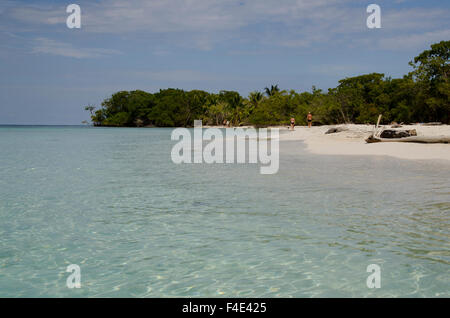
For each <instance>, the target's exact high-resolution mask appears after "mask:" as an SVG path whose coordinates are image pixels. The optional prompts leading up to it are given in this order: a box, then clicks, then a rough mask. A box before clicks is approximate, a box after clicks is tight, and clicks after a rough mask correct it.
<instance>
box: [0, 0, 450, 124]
mask: <svg viewBox="0 0 450 318" xmlns="http://www.w3.org/2000/svg"><path fill="white" fill-rule="evenodd" d="M70 3H76V4H78V5H79V6H80V7H81V19H82V20H81V29H68V28H67V26H66V19H67V16H68V15H69V14H68V13H66V7H67V5H69V4H70ZM370 3H376V4H378V5H379V6H380V7H381V26H382V28H381V29H368V28H367V26H366V19H367V16H368V15H369V14H368V13H366V7H367V6H368V5H369V4H370ZM449 16H450V1H414V0H398V1H395V0H391V1H377V0H373V1H359V0H353V1H348V0H309V1H306V0H129V1H119V0H108V1H92V0H91V1H75V0H72V1H56V0H53V1H45V0H44V1H9V0H2V1H1V2H0V124H79V123H80V122H81V121H82V120H85V119H88V117H89V116H88V115H87V113H86V112H85V111H84V110H83V106H84V105H87V104H94V105H96V106H99V105H100V103H101V101H102V100H103V99H104V98H106V97H108V96H110V95H111V94H112V93H113V92H115V91H118V90H134V89H141V90H145V91H149V92H154V91H158V90H159V89H160V88H167V87H175V88H183V89H186V90H190V89H203V90H207V91H210V92H217V91H219V90H221V89H226V90H236V91H239V92H240V93H241V94H243V95H247V94H248V93H249V92H250V91H253V90H262V89H263V88H264V87H265V86H269V85H272V84H278V85H279V86H280V87H281V88H282V89H295V90H297V91H305V90H310V89H311V86H312V85H315V86H316V87H319V88H322V89H327V88H329V87H334V86H336V85H337V81H338V80H339V79H342V78H344V77H348V76H355V75H361V74H365V73H370V72H380V73H385V74H386V75H387V76H392V77H400V76H402V75H403V74H406V73H407V72H409V71H410V70H411V68H410V66H409V65H408V62H409V61H410V60H411V59H412V58H413V57H414V56H416V55H417V54H418V53H420V52H422V51H423V50H425V49H427V48H428V47H429V45H430V44H432V43H434V42H438V41H441V40H449V39H450V22H449V20H450V19H449V18H448V17H449Z"/></svg>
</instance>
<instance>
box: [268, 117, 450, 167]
mask: <svg viewBox="0 0 450 318" xmlns="http://www.w3.org/2000/svg"><path fill="white" fill-rule="evenodd" d="M334 127H343V128H346V129H347V130H345V131H342V132H337V133H332V134H325V132H326V131H327V130H328V129H329V128H334ZM384 127H385V128H389V127H390V125H385V126H384ZM274 128H275V127H274ZM277 128H280V131H282V130H286V131H287V132H286V133H282V134H280V140H300V141H303V142H304V143H305V145H306V150H307V151H308V152H310V153H313V154H319V155H359V156H361V155H363V156H390V157H395V158H401V159H409V160H436V159H437V160H447V161H449V162H450V144H418V143H404V142H392V143H372V144H368V143H366V142H365V138H366V137H368V136H369V135H370V134H371V133H372V131H373V129H374V126H372V125H356V124H349V125H329V126H316V127H314V126H313V127H311V128H308V127H306V126H295V130H294V131H288V129H287V128H285V127H284V126H283V127H277ZM401 129H416V131H417V135H418V136H450V125H439V126H423V125H403V126H402V128H401Z"/></svg>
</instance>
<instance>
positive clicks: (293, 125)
mask: <svg viewBox="0 0 450 318" xmlns="http://www.w3.org/2000/svg"><path fill="white" fill-rule="evenodd" d="M294 127H295V118H293V117H292V118H291V128H290V129H289V130H294Z"/></svg>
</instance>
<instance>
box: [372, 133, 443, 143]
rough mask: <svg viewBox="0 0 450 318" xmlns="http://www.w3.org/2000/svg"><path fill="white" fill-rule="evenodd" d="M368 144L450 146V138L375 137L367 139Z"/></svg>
mask: <svg viewBox="0 0 450 318" xmlns="http://www.w3.org/2000/svg"><path fill="white" fill-rule="evenodd" d="M366 142H367V143H369V144H370V143H375V142H414V143H420V144H450V136H434V137H425V136H411V137H404V138H380V137H376V136H374V135H371V136H369V137H368V138H366Z"/></svg>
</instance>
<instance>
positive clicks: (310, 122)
mask: <svg viewBox="0 0 450 318" xmlns="http://www.w3.org/2000/svg"><path fill="white" fill-rule="evenodd" d="M306 121H307V122H308V128H311V125H312V114H311V112H308V115H306ZM294 127H295V118H294V117H292V118H291V127H290V128H289V130H294Z"/></svg>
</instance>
